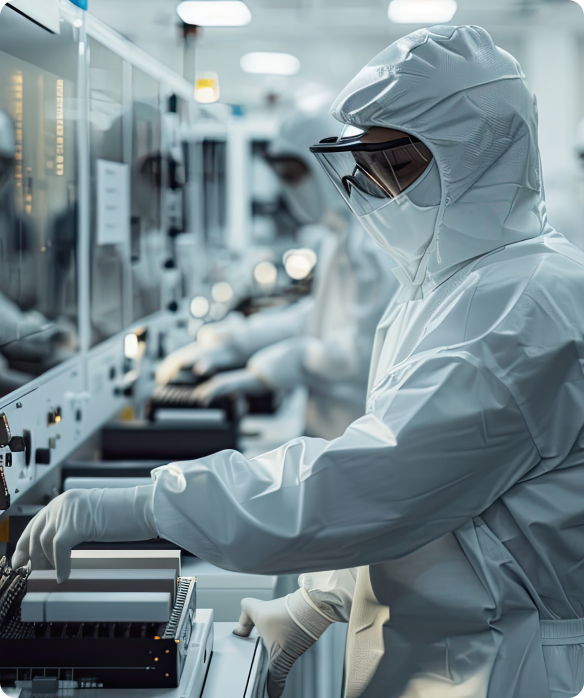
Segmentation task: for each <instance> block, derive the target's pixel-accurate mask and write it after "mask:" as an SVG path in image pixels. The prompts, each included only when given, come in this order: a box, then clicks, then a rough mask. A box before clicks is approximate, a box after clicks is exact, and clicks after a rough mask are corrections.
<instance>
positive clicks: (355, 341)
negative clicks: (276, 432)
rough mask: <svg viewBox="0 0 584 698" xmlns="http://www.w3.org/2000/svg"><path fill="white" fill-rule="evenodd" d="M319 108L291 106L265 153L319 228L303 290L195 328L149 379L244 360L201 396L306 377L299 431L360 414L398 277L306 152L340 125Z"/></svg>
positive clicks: (290, 199)
mask: <svg viewBox="0 0 584 698" xmlns="http://www.w3.org/2000/svg"><path fill="white" fill-rule="evenodd" d="M329 107H330V104H329V102H328V101H326V102H325V103H323V101H321V103H320V104H319V105H318V106H317V107H316V108H313V109H310V110H309V109H302V108H297V109H296V110H295V111H293V112H292V114H290V115H289V117H288V118H287V119H286V120H285V121H284V123H283V124H282V127H281V129H280V133H279V135H278V137H277V138H276V139H275V140H274V142H273V143H272V144H271V146H270V149H269V152H268V162H269V163H270V165H271V166H272V168H273V170H274V171H275V173H276V174H277V175H278V177H279V179H280V182H281V184H282V189H283V193H284V196H285V197H286V201H287V203H288V206H289V208H290V210H291V211H292V213H293V214H294V216H295V217H296V218H297V220H298V222H299V223H300V224H302V225H311V224H312V225H313V224H318V225H319V226H320V227H321V228H322V233H323V240H322V244H321V245H320V253H319V254H320V257H319V260H318V267H317V274H316V279H315V284H314V290H313V293H312V296H311V297H308V298H305V299H303V300H301V301H299V302H297V303H296V304H294V305H292V306H291V307H289V308H287V309H285V310H279V311H266V312H263V313H260V314H258V315H254V316H252V317H250V318H243V317H242V316H240V315H238V314H233V315H232V316H231V317H230V318H228V319H227V320H226V321H223V322H220V323H216V324H213V325H208V326H206V327H204V328H202V330H201V331H200V332H199V337H198V341H197V342H196V343H194V344H192V345H190V346H187V347H185V348H184V349H180V350H178V351H177V352H175V353H173V354H171V355H170V356H169V357H168V358H167V359H166V360H165V361H163V362H162V364H161V365H160V367H159V369H158V371H157V376H156V377H157V382H158V383H159V384H165V383H166V382H168V381H169V380H170V379H171V378H172V377H173V376H174V375H176V373H177V372H178V371H179V370H180V369H181V368H183V367H184V366H194V369H193V370H194V371H195V373H196V374H198V375H206V374H210V373H214V372H215V371H217V370H225V369H227V368H230V367H233V366H241V365H244V364H245V363H246V362H247V366H246V367H245V368H244V369H240V370H233V371H227V372H224V373H219V374H218V375H216V376H214V377H213V378H210V379H209V380H208V381H206V382H205V383H203V384H201V385H200V386H199V387H198V388H197V393H198V396H199V399H200V400H201V402H203V403H209V402H211V401H212V400H213V399H215V398H217V397H219V396H222V395H226V394H230V393H236V392H242V393H248V394H258V393H263V392H267V391H269V390H273V391H276V392H286V391H290V390H292V389H293V388H295V387H297V386H299V385H306V386H307V387H308V389H309V403H308V409H307V417H306V430H307V433H308V434H309V435H311V436H321V437H323V438H329V439H330V438H335V437H336V436H340V434H342V433H343V431H344V430H345V429H346V428H347V427H348V426H349V424H351V423H352V422H354V421H355V420H356V419H358V418H359V417H360V416H362V415H363V414H364V411H365V399H366V393H367V379H368V374H369V365H370V361H371V351H372V348H373V340H374V336H375V329H376V327H377V324H378V322H379V320H380V319H381V316H382V314H383V312H384V310H385V308H386V307H387V305H388V303H389V301H390V299H391V297H392V295H393V294H394V293H395V291H396V290H397V288H398V287H399V284H398V282H397V280H396V278H395V276H394V274H393V273H392V268H393V267H394V263H393V261H392V259H391V258H390V257H389V255H387V254H386V253H384V252H383V251H382V250H380V249H379V247H378V246H377V245H376V244H375V242H374V241H373V240H371V238H370V237H369V236H368V235H367V234H366V233H365V231H364V230H363V228H362V227H361V226H360V225H359V224H358V222H357V221H356V220H355V219H354V218H353V217H352V216H351V215H350V211H349V210H348V209H347V208H346V206H344V205H343V202H342V200H341V199H340V198H339V196H338V194H337V192H336V191H335V189H334V187H333V186H332V184H331V182H330V181H329V179H328V177H327V176H326V174H325V172H324V171H323V170H322V168H321V167H320V166H319V165H318V163H317V162H316V161H315V160H314V158H313V156H312V155H311V153H310V150H309V148H310V146H311V145H312V144H313V143H315V142H316V141H318V140H319V138H320V137H321V136H322V135H323V134H328V133H331V132H332V133H334V132H335V131H340V125H339V123H338V122H337V121H336V120H335V119H333V117H332V116H331V114H330V111H329Z"/></svg>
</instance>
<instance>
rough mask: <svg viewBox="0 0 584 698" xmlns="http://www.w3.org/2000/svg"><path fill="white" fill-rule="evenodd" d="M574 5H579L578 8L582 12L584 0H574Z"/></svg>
mask: <svg viewBox="0 0 584 698" xmlns="http://www.w3.org/2000/svg"><path fill="white" fill-rule="evenodd" d="M574 2H575V3H576V5H580V7H581V8H582V9H583V10H584V0H574Z"/></svg>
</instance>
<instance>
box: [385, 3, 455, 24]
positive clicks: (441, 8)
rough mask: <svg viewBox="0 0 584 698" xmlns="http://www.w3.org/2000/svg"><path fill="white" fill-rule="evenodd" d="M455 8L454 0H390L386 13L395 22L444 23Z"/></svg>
mask: <svg viewBox="0 0 584 698" xmlns="http://www.w3.org/2000/svg"><path fill="white" fill-rule="evenodd" d="M457 9H458V6H457V4H456V1H455V0H392V2H390V3H389V9H388V12H387V14H388V16H389V19H390V20H391V21H392V22H396V23H397V24H444V23H446V22H450V20H451V19H452V18H453V17H454V15H455V14H456V10H457Z"/></svg>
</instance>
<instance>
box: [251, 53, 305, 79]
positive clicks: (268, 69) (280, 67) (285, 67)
mask: <svg viewBox="0 0 584 698" xmlns="http://www.w3.org/2000/svg"><path fill="white" fill-rule="evenodd" d="M239 64H240V66H241V69H242V70H243V71H245V72H246V73H257V74H263V75H296V73H297V72H298V71H299V70H300V61H299V60H298V58H296V56H293V55H292V54H290V53H270V52H261V51H256V52H254V53H246V54H245V56H243V57H242V59H241V61H240V62H239Z"/></svg>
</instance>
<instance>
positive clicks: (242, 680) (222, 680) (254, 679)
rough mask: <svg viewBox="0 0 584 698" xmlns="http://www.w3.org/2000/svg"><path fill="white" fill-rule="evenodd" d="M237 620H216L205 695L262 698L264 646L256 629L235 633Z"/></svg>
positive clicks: (214, 697)
mask: <svg viewBox="0 0 584 698" xmlns="http://www.w3.org/2000/svg"><path fill="white" fill-rule="evenodd" d="M235 626H236V624H235V623H215V626H214V629H215V644H214V648H213V656H212V658H211V664H210V666H209V672H208V674H207V681H206V682H205V688H204V689H203V693H202V697H201V698H261V697H262V693H261V692H260V689H261V665H262V660H263V656H262V655H263V652H262V645H261V642H260V641H259V639H258V637H257V635H256V634H255V632H254V633H253V637H249V638H242V637H236V636H235V635H234V634H233V632H232V631H233V629H234V628H235Z"/></svg>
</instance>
